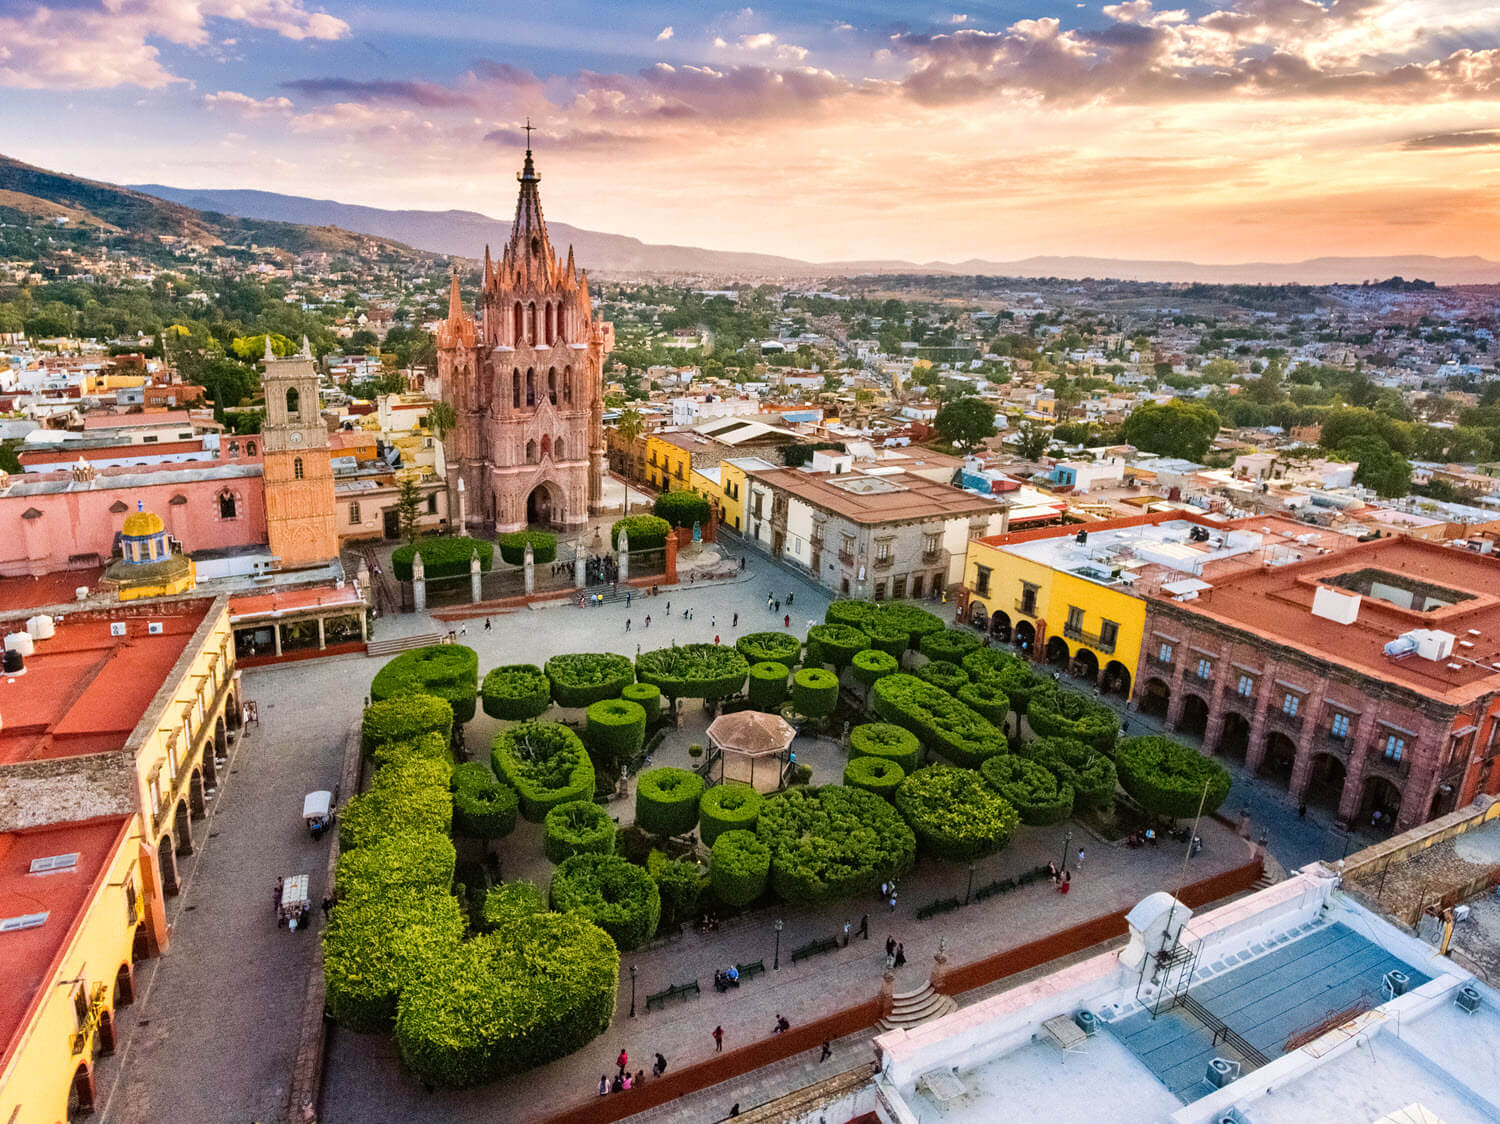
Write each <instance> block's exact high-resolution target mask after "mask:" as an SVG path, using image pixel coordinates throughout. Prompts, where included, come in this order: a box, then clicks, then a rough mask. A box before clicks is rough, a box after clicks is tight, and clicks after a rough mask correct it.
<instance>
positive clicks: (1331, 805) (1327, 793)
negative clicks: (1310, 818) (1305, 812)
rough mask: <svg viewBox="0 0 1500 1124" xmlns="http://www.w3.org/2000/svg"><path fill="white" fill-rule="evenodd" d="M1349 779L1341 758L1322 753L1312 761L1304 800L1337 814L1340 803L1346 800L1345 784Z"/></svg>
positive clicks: (1304, 790) (1303, 793)
mask: <svg viewBox="0 0 1500 1124" xmlns="http://www.w3.org/2000/svg"><path fill="white" fill-rule="evenodd" d="M1348 779H1349V772H1348V769H1346V768H1345V766H1344V762H1343V760H1342V759H1341V758H1339V757H1335V756H1334V755H1333V754H1331V753H1320V754H1318V755H1317V756H1315V757H1314V758H1313V759H1312V768H1311V769H1309V770H1308V774H1307V787H1306V788H1304V789H1303V790H1302V799H1303V801H1304V802H1305V803H1308V804H1314V805H1317V806H1318V807H1322V808H1328V809H1330V810H1332V811H1335V812H1336V811H1338V807H1339V802H1340V801H1341V800H1343V798H1344V782H1345V781H1347V780H1348Z"/></svg>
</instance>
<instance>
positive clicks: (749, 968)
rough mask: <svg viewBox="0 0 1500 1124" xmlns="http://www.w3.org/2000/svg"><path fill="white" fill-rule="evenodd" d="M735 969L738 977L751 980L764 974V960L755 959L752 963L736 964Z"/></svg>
mask: <svg viewBox="0 0 1500 1124" xmlns="http://www.w3.org/2000/svg"><path fill="white" fill-rule="evenodd" d="M735 969H736V970H737V971H738V972H739V974H740V979H742V980H753V979H754V978H755V977H756V976H762V975H765V971H766V962H765V961H764V960H757V961H755V962H754V963H753V964H736V965H735Z"/></svg>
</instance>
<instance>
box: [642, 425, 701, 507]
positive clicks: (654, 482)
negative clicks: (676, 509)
mask: <svg viewBox="0 0 1500 1124" xmlns="http://www.w3.org/2000/svg"><path fill="white" fill-rule="evenodd" d="M690 442H692V435H691V434H688V433H683V432H679V431H676V430H673V431H670V432H657V433H652V434H649V435H648V436H647V437H646V483H648V484H650V485H651V486H652V487H653V488H656V489H658V490H659V491H663V492H671V491H681V490H682V489H684V488H687V487H689V486H690V484H689V481H690V480H691V478H692V472H693V457H692V454H691V453H689V452H688V445H689V443H690Z"/></svg>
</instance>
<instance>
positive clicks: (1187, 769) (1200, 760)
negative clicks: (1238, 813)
mask: <svg viewBox="0 0 1500 1124" xmlns="http://www.w3.org/2000/svg"><path fill="white" fill-rule="evenodd" d="M1115 766H1116V768H1118V769H1119V770H1120V786H1121V787H1122V788H1123V789H1124V790H1125V791H1126V792H1128V793H1130V795H1131V796H1133V797H1134V798H1135V799H1136V802H1137V803H1139V804H1140V805H1141V807H1143V808H1145V809H1146V810H1147V811H1148V812H1153V813H1155V814H1156V815H1158V816H1166V817H1167V818H1168V819H1183V818H1187V817H1191V816H1195V815H1197V813H1198V805H1199V802H1200V801H1202V804H1203V814H1204V815H1205V816H1207V815H1212V814H1213V813H1214V812H1216V811H1218V809H1219V805H1220V804H1222V803H1224V798H1225V797H1227V796H1228V795H1229V770H1227V769H1225V768H1224V766H1222V765H1220V764H1219V763H1218V762H1217V761H1213V760H1211V759H1209V758H1207V757H1205V756H1203V754H1201V753H1199V752H1198V751H1197V750H1195V749H1193V748H1192V747H1191V746H1187V745H1183V744H1182V743H1181V742H1174V741H1173V740H1172V739H1171V738H1164V737H1161V736H1160V735H1157V734H1152V735H1149V736H1147V737H1138V738H1126V739H1125V740H1124V741H1123V742H1121V743H1120V746H1119V748H1118V749H1117V750H1116V751H1115ZM1205 790H1206V792H1207V795H1206V796H1205Z"/></svg>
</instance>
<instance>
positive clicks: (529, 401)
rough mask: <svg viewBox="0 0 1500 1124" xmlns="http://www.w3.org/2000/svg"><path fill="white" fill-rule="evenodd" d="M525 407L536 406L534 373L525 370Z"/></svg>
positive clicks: (530, 370) (529, 369)
mask: <svg viewBox="0 0 1500 1124" xmlns="http://www.w3.org/2000/svg"><path fill="white" fill-rule="evenodd" d="M526 405H528V406H535V405H536V371H534V370H532V369H531V368H530V367H527V368H526Z"/></svg>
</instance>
